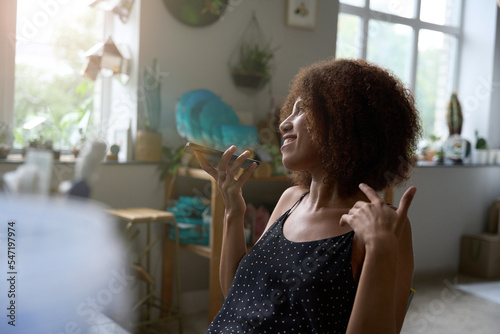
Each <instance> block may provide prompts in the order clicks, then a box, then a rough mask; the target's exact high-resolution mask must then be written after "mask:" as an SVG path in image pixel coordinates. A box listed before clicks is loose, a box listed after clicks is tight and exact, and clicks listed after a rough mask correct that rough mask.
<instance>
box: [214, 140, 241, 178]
mask: <svg viewBox="0 0 500 334" xmlns="http://www.w3.org/2000/svg"><path fill="white" fill-rule="evenodd" d="M234 152H236V146H234V145H232V146H231V147H229V148H228V149H227V150H226V151H225V152H224V154H223V155H222V157H221V159H220V161H219V164H218V165H217V170H218V171H219V172H227V166H228V164H229V162H230V161H231V157H232V156H233V154H234Z"/></svg>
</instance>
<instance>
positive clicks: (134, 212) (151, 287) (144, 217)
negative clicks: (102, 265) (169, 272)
mask: <svg viewBox="0 0 500 334" xmlns="http://www.w3.org/2000/svg"><path fill="white" fill-rule="evenodd" d="M107 212H108V213H109V214H111V215H113V216H115V217H118V218H120V219H122V220H124V221H127V222H128V223H127V226H126V228H125V231H126V234H127V237H128V241H129V242H131V241H132V240H134V239H135V238H136V237H137V236H138V235H139V230H136V231H135V232H132V228H133V227H134V226H135V225H136V224H146V247H145V248H144V249H143V250H142V252H140V254H139V257H138V260H137V262H136V263H132V264H131V265H130V267H131V269H132V272H133V273H134V274H135V275H136V277H137V278H138V279H140V280H142V281H144V282H145V283H146V295H145V296H144V297H143V298H141V299H140V300H139V301H138V302H137V303H136V304H135V305H134V311H135V310H137V309H138V308H139V307H141V306H143V305H145V306H146V314H145V319H143V320H141V321H139V323H137V324H136V325H137V326H138V327H144V326H150V325H153V324H155V325H158V324H159V325H162V324H166V323H168V322H170V321H171V320H176V321H177V322H178V325H179V333H181V334H182V307H181V288H180V269H179V268H180V263H179V229H178V226H177V222H176V221H175V216H174V214H173V213H171V212H167V211H161V210H155V209H149V208H127V209H116V210H108V211H107ZM152 223H166V224H168V225H169V227H170V228H171V227H174V229H175V260H174V261H175V269H174V271H175V279H176V284H175V286H176V294H177V296H176V299H177V300H176V302H177V305H175V306H174V305H172V303H171V301H168V305H167V306H165V303H166V302H165V301H163V300H161V299H160V298H157V297H156V296H155V295H154V291H155V287H156V281H155V279H154V278H153V276H152V275H151V273H150V251H151V249H152V248H153V247H154V245H155V244H156V243H157V242H158V241H159V240H160V238H159V237H158V236H156V237H155V238H154V239H153V240H151V235H150V234H151V233H150V232H151V231H150V229H151V224H152ZM166 236H167V238H168V236H169V233H166ZM164 242H168V240H164ZM168 255H169V254H163V256H168ZM143 262H144V263H143ZM151 307H156V308H158V309H160V311H161V315H160V317H159V318H158V319H154V320H153V319H151Z"/></svg>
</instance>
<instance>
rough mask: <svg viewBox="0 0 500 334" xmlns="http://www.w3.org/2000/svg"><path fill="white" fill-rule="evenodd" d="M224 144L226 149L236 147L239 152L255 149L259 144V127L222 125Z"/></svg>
mask: <svg viewBox="0 0 500 334" xmlns="http://www.w3.org/2000/svg"><path fill="white" fill-rule="evenodd" d="M221 128H222V144H223V146H224V147H228V146H230V145H236V147H237V148H238V149H239V151H243V150H245V149H255V147H256V146H257V145H258V144H259V133H258V131H257V127H255V126H248V125H222V126H221Z"/></svg>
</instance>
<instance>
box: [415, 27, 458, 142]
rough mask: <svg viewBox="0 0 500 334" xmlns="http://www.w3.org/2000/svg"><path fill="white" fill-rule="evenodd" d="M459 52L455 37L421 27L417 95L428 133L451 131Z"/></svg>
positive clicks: (425, 135) (443, 134) (426, 133)
mask: <svg viewBox="0 0 500 334" xmlns="http://www.w3.org/2000/svg"><path fill="white" fill-rule="evenodd" d="M456 55H457V40H456V38H455V37H453V36H450V35H447V34H444V33H441V32H437V31H431V30H421V31H420V34H419V38H418V63H417V83H416V84H417V85H416V88H415V95H416V99H417V105H418V108H419V110H420V113H421V118H422V123H423V128H424V137H428V136H429V135H430V134H436V135H438V136H441V137H442V138H444V137H446V136H447V134H448V130H447V126H446V117H445V115H446V105H447V103H448V99H449V98H450V95H451V92H452V87H453V80H454V72H455V71H454V70H455V62H456Z"/></svg>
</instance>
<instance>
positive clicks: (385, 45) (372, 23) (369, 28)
mask: <svg viewBox="0 0 500 334" xmlns="http://www.w3.org/2000/svg"><path fill="white" fill-rule="evenodd" d="M461 5H462V0H405V1H393V0H340V10H339V19H338V29H337V51H336V56H337V57H338V58H341V57H352V58H363V59H366V60H368V61H372V62H375V63H377V64H379V65H381V66H383V67H385V68H388V69H390V70H392V71H393V73H394V74H396V75H397V76H398V77H399V78H400V79H401V80H402V81H403V82H404V83H405V84H406V85H407V87H409V88H410V89H411V90H412V91H413V92H414V94H415V98H416V101H417V107H418V109H419V110H420V113H421V118H422V123H423V129H424V137H429V136H430V135H431V134H434V135H437V136H441V137H442V138H444V137H445V136H446V134H447V128H446V121H445V114H446V104H447V102H448V99H449V97H450V95H451V92H452V91H453V90H455V89H456V88H457V80H458V70H459V69H458V65H457V64H458V59H459V56H460V53H459V44H460V41H461V30H460V19H461V14H460V11H461Z"/></svg>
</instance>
